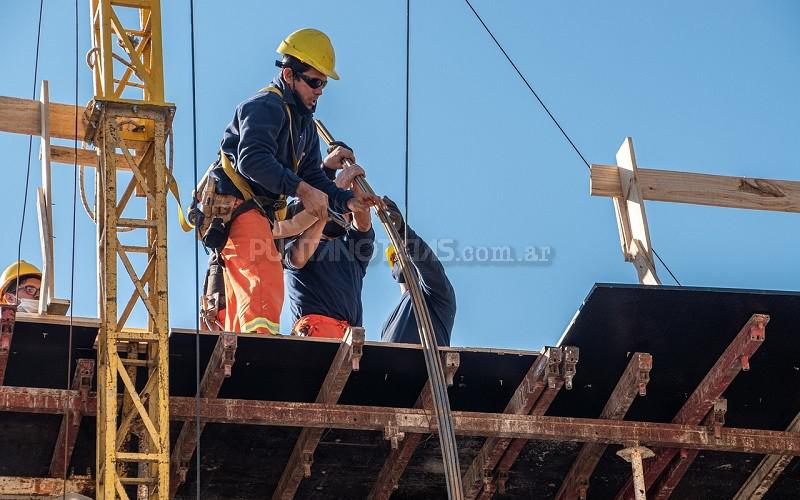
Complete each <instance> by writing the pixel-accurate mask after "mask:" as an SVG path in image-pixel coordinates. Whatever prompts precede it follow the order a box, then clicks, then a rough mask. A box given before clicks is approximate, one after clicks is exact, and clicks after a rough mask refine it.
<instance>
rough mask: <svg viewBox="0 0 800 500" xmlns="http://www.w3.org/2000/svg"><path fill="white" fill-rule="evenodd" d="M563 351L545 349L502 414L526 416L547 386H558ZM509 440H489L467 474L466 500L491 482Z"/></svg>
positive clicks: (474, 496) (463, 481)
mask: <svg viewBox="0 0 800 500" xmlns="http://www.w3.org/2000/svg"><path fill="white" fill-rule="evenodd" d="M562 356H563V351H562V349H561V348H559V347H545V348H544V350H543V351H542V353H541V354H540V355H539V356H537V357H536V359H535V360H534V361H533V363H532V364H531V367H530V368H529V369H528V372H527V373H526V374H525V377H524V378H523V379H522V382H520V384H519V386H518V387H517V389H516V390H515V391H514V394H512V395H511V399H510V400H509V402H508V404H507V405H506V407H505V409H504V410H503V413H506V414H513V415H527V414H529V413H530V412H531V410H532V409H533V406H534V405H535V404H536V401H537V400H538V399H539V397H540V396H541V395H542V392H543V391H544V388H545V386H546V385H551V386H555V385H556V383H557V382H556V381H557V379H558V378H559V376H560V375H559V365H560V364H561V359H562ZM509 444H511V440H510V439H497V438H491V437H490V438H488V439H487V440H486V442H484V443H483V446H482V447H481V450H480V451H479V452H478V454H477V455H476V456H475V459H474V460H473V461H472V463H471V464H470V466H469V468H467V470H466V472H464V478H463V480H462V484H463V485H464V498H465V499H473V498H476V497H477V496H478V494H479V493H480V492H481V489H482V488H483V487H484V484H485V483H486V480H487V478H491V476H492V474H493V472H494V468H495V467H496V466H497V463H498V462H499V461H500V459H501V458H502V457H503V453H505V451H506V449H507V448H508V445H509Z"/></svg>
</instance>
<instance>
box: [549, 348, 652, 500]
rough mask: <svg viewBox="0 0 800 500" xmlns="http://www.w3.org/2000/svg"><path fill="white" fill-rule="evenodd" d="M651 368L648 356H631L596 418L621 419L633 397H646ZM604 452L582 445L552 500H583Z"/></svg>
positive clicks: (600, 446) (598, 447)
mask: <svg viewBox="0 0 800 500" xmlns="http://www.w3.org/2000/svg"><path fill="white" fill-rule="evenodd" d="M652 368H653V358H652V356H651V355H650V354H648V353H642V352H637V353H634V354H633V356H631V360H630V361H629V362H628V366H627V367H626V368H625V371H624V372H623V373H622V376H621V377H620V379H619V382H617V385H616V387H614V390H613V391H612V392H611V396H609V398H608V402H607V403H606V405H605V407H604V408H603V411H602V412H601V413H600V417H599V418H601V419H606V420H622V419H623V418H624V417H625V414H626V413H627V412H628V409H629V408H630V407H631V404H633V401H634V399H636V396H637V395H638V396H644V395H645V394H646V392H647V383H648V382H649V381H650V370H651V369H652ZM605 451H606V445H604V444H599V443H586V444H584V445H583V447H582V448H581V451H580V452H579V453H578V457H577V458H576V459H575V462H573V464H572V467H571V468H570V470H569V472H568V473H567V476H566V477H565V478H564V481H563V482H562V483H561V488H560V489H559V490H558V493H557V494H556V500H576V499H580V500H586V495H587V492H588V489H589V479H590V478H591V477H592V473H593V472H594V469H595V467H597V464H598V463H599V462H600V458H601V457H602V456H603V453H604V452H605Z"/></svg>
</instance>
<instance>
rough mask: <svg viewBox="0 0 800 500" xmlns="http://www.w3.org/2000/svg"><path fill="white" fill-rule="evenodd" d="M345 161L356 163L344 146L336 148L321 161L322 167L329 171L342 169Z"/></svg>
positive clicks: (352, 155) (350, 152) (351, 152)
mask: <svg viewBox="0 0 800 500" xmlns="http://www.w3.org/2000/svg"><path fill="white" fill-rule="evenodd" d="M345 160H347V161H349V162H350V163H355V162H356V157H355V155H354V154H353V151H352V150H350V149H348V148H346V147H344V146H336V147H334V148H333V150H331V151H330V152H329V153H328V155H327V156H326V157H325V159H324V160H322V165H323V166H324V167H326V168H330V169H338V168H344V162H345Z"/></svg>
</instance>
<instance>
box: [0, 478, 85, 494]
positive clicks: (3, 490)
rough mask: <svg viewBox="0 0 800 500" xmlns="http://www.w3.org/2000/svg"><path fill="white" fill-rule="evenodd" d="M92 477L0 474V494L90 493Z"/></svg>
mask: <svg viewBox="0 0 800 500" xmlns="http://www.w3.org/2000/svg"><path fill="white" fill-rule="evenodd" d="M93 490H94V478H92V477H91V476H74V477H71V478H68V479H67V480H66V481H64V479H63V478H54V477H20V476H0V495H1V496H3V497H6V496H14V497H18V498H31V497H50V498H52V497H59V498H60V497H62V496H64V495H65V494H67V493H81V494H92V493H93Z"/></svg>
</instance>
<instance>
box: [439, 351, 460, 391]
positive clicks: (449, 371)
mask: <svg viewBox="0 0 800 500" xmlns="http://www.w3.org/2000/svg"><path fill="white" fill-rule="evenodd" d="M459 366H461V356H460V355H459V354H458V353H457V352H446V353H444V367H443V368H444V378H445V380H446V381H447V387H452V386H453V378H454V377H455V375H456V372H457V371H458V367H459Z"/></svg>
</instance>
